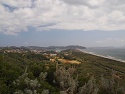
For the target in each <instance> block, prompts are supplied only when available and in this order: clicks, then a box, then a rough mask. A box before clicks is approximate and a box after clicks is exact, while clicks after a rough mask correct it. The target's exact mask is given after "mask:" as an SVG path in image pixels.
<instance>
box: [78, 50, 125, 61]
mask: <svg viewBox="0 0 125 94" xmlns="http://www.w3.org/2000/svg"><path fill="white" fill-rule="evenodd" d="M79 51H81V52H84V53H87V54H90V55H94V56H98V57H102V58H106V59H110V60H115V61H119V62H122V63H125V60H121V59H116V58H115V57H112V56H104V55H99V54H95V53H93V52H87V51H85V50H80V49H79Z"/></svg>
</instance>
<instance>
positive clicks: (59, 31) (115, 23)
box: [0, 0, 125, 47]
mask: <svg viewBox="0 0 125 94" xmlns="http://www.w3.org/2000/svg"><path fill="white" fill-rule="evenodd" d="M66 45H81V46H85V47H106V46H115V47H119V46H125V0H0V46H42V47H45V46H66Z"/></svg>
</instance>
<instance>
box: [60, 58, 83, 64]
mask: <svg viewBox="0 0 125 94" xmlns="http://www.w3.org/2000/svg"><path fill="white" fill-rule="evenodd" d="M58 60H59V61H60V62H62V63H70V64H80V63H81V62H79V61H77V60H66V59H58Z"/></svg>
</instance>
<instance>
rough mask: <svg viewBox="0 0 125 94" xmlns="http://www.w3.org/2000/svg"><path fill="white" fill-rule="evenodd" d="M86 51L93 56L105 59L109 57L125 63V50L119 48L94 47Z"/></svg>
mask: <svg viewBox="0 0 125 94" xmlns="http://www.w3.org/2000/svg"><path fill="white" fill-rule="evenodd" d="M84 51H86V52H88V53H91V54H97V55H101V56H104V57H109V58H111V59H117V60H120V61H125V48H117V47H111V48H108V47H107V48H106V47H104V48H103V47H92V48H86V49H84Z"/></svg>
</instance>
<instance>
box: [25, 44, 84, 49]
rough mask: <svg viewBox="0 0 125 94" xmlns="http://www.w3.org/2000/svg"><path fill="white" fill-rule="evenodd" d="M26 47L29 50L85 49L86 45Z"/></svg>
mask: <svg viewBox="0 0 125 94" xmlns="http://www.w3.org/2000/svg"><path fill="white" fill-rule="evenodd" d="M27 48H28V49H31V50H33V49H34V50H67V49H86V47H83V46H78V45H70V46H49V47H38V46H28V47H27Z"/></svg>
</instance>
